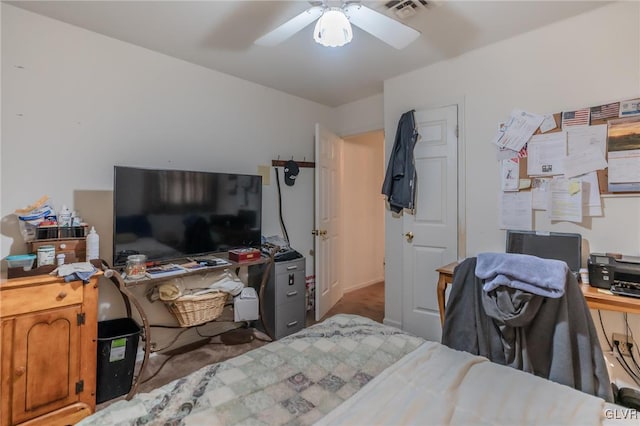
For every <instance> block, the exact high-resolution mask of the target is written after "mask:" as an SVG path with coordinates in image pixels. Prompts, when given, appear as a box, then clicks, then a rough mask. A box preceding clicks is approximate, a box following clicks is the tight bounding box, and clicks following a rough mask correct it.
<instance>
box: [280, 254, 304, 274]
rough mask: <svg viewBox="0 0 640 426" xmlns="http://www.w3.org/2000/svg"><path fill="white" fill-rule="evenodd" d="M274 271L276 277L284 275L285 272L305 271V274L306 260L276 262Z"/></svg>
mask: <svg viewBox="0 0 640 426" xmlns="http://www.w3.org/2000/svg"><path fill="white" fill-rule="evenodd" d="M273 269H274V271H275V274H276V276H277V275H280V274H284V273H285V272H294V271H303V273H304V258H302V259H297V260H290V261H288V262H276V263H274V268H273Z"/></svg>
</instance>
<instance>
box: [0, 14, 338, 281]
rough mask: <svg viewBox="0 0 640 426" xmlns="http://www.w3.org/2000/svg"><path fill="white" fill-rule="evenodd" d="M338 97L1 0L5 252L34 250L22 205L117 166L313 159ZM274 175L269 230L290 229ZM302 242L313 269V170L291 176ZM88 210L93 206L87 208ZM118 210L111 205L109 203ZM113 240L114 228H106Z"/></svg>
mask: <svg viewBox="0 0 640 426" xmlns="http://www.w3.org/2000/svg"><path fill="white" fill-rule="evenodd" d="M333 119H334V115H333V112H332V109H331V108H328V107H326V106H323V105H319V104H316V103H313V102H310V101H307V100H303V99H300V98H296V97H293V96H290V95H287V94H285V93H282V92H278V91H275V90H272V89H269V88H266V87H263V86H259V85H256V84H253V83H250V82H247V81H244V80H240V79H238V78H235V77H231V76H228V75H225V74H222V73H219V72H215V71H211V70H209V69H206V68H203V67H200V66H196V65H193V64H190V63H187V62H184V61H182V60H178V59H175V58H171V57H168V56H165V55H162V54H159V53H156V52H153V51H150V50H147V49H143V48H140V47H137V46H134V45H131V44H127V43H123V42H121V41H118V40H115V39H111V38H108V37H105V36H102V35H99V34H97V33H93V32H89V31H86V30H83V29H80V28H77V27H74V26H71V25H68V24H65V23H62V22H59V21H56V20H52V19H49V18H46V17H42V16H40V15H37V14H33V13H30V12H27V11H24V10H22V9H19V8H15V7H13V6H10V5H7V4H4V3H3V4H2V124H3V126H2V160H1V161H2V172H1V173H2V176H1V178H2V195H1V202H2V204H1V208H2V210H1V216H2V218H3V223H2V257H4V256H6V255H8V254H10V253H21V252H24V250H25V246H24V243H23V241H22V238H21V237H20V235H18V234H17V226H16V223H15V218H14V217H13V216H12V215H11V214H12V213H13V211H14V210H15V209H16V208H20V207H24V206H27V205H29V204H31V203H32V202H34V201H35V200H37V199H38V198H39V197H40V196H42V195H44V194H46V195H49V196H50V197H51V198H52V200H53V202H54V203H55V205H56V206H57V207H61V206H62V204H66V205H67V206H69V207H76V208H77V206H74V198H75V197H74V193H75V192H79V191H85V192H86V191H91V190H96V191H97V190H111V189H112V188H113V166H114V165H116V164H117V165H131V166H143V167H153V168H175V169H189V170H206V171H221V172H238V173H251V174H256V173H257V166H258V165H271V160H272V159H276V158H278V156H280V157H281V158H291V157H294V158H295V159H300V160H301V159H303V158H306V159H307V160H308V161H313V157H314V142H313V138H314V124H315V123H316V122H321V123H323V124H325V125H327V127H330V128H331V127H335V124H334V122H333ZM271 173H272V175H271V185H269V186H264V187H263V197H264V201H263V212H264V217H263V233H264V234H265V235H272V234H281V229H280V225H279V221H278V217H277V212H278V208H277V205H278V204H277V191H276V185H275V179H274V177H275V175H274V172H273V170H272V172H271ZM282 196H283V211H284V220H285V223H286V226H287V230H288V233H289V236H290V238H291V243H292V245H293V246H294V247H295V248H297V249H298V250H299V251H300V252H302V253H304V254H305V255H307V271H309V274H311V273H312V272H313V258H311V257H310V256H308V254H309V251H310V250H311V249H312V247H313V238H312V236H311V229H313V170H312V169H301V172H300V175H299V178H298V179H297V183H296V185H295V186H294V187H289V186H286V185H283V188H282ZM79 213H80V214H81V215H82V213H83V212H82V211H79ZM106 214H107V215H111V214H112V213H111V212H106ZM97 230H98V232H99V234H100V236H101V240H103V241H108V240H111V229H110V227H109V228H108V227H107V226H103V227H102V229H97Z"/></svg>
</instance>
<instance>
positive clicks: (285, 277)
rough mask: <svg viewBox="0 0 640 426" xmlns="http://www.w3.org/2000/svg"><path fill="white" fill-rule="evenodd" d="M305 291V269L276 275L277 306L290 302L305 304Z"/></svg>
mask: <svg viewBox="0 0 640 426" xmlns="http://www.w3.org/2000/svg"><path fill="white" fill-rule="evenodd" d="M305 291H306V286H305V277H304V270H302V271H296V270H292V271H290V272H285V273H282V274H279V275H276V306H279V305H282V304H283V303H290V302H297V303H301V304H304V298H305V297H304V296H305Z"/></svg>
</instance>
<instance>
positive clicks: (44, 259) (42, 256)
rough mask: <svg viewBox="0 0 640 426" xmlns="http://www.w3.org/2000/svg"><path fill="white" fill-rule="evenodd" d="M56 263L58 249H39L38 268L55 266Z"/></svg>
mask: <svg viewBox="0 0 640 426" xmlns="http://www.w3.org/2000/svg"><path fill="white" fill-rule="evenodd" d="M55 262H56V248H55V247H54V246H40V247H39V248H38V266H44V265H54V264H55Z"/></svg>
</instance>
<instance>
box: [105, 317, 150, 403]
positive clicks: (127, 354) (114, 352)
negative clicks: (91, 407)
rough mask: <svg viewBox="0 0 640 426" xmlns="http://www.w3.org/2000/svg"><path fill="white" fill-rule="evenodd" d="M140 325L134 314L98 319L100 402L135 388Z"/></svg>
mask: <svg viewBox="0 0 640 426" xmlns="http://www.w3.org/2000/svg"><path fill="white" fill-rule="evenodd" d="M140 331H141V329H140V326H139V325H138V323H136V322H135V321H134V320H133V319H131V318H118V319H114V320H107V321H99V322H98V363H97V367H98V371H97V376H96V402H97V403H98V404H100V403H101V402H105V401H108V400H110V399H113V398H115V397H118V396H120V395H124V394H126V393H128V392H129V390H130V389H131V384H132V382H133V371H134V369H135V365H136V353H137V351H138V340H139V337H140Z"/></svg>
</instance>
